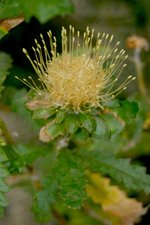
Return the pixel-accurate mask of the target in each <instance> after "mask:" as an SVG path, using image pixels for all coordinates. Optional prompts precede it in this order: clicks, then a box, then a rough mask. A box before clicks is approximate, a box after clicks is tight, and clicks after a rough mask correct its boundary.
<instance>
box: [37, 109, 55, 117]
mask: <svg viewBox="0 0 150 225" xmlns="http://www.w3.org/2000/svg"><path fill="white" fill-rule="evenodd" d="M55 113H56V110H55V109H51V108H49V109H46V108H39V109H36V110H34V112H33V119H47V118H49V117H51V116H52V115H54V114H55Z"/></svg>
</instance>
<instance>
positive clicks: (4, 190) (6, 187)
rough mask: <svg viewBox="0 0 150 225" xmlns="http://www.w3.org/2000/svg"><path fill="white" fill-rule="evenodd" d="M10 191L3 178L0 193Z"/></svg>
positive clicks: (0, 180)
mask: <svg viewBox="0 0 150 225" xmlns="http://www.w3.org/2000/svg"><path fill="white" fill-rule="evenodd" d="M8 191H9V187H8V186H7V184H6V183H5V181H4V180H3V179H2V178H0V193H1V192H3V193H6V192H8Z"/></svg>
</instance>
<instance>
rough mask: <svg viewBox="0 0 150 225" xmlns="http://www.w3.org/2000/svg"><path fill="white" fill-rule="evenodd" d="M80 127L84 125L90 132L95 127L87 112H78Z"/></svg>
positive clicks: (93, 120)
mask: <svg viewBox="0 0 150 225" xmlns="http://www.w3.org/2000/svg"><path fill="white" fill-rule="evenodd" d="M80 122H81V127H84V128H86V129H87V130H88V132H89V133H91V132H92V131H93V130H95V128H96V122H95V119H94V118H93V117H92V116H91V115H88V114H80Z"/></svg>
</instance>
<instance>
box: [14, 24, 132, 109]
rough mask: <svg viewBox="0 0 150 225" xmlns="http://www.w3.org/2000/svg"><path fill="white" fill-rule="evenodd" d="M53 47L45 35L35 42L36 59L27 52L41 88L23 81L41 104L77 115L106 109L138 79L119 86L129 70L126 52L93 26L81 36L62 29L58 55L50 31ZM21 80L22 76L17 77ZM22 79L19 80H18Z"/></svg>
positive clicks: (28, 80)
mask: <svg viewBox="0 0 150 225" xmlns="http://www.w3.org/2000/svg"><path fill="white" fill-rule="evenodd" d="M47 34H48V37H49V45H48V44H46V43H45V41H44V38H43V36H42V34H41V35H40V37H41V44H39V43H38V42H37V40H35V47H33V48H32V49H33V51H34V54H35V59H34V60H32V59H31V57H30V55H29V54H28V52H27V51H26V50H25V49H23V52H24V53H25V54H26V56H27V58H28V59H29V61H30V63H31V64H32V66H33V68H34V70H35V72H36V73H37V75H38V80H39V81H40V85H37V84H36V82H35V81H34V80H33V79H32V77H31V76H29V77H28V79H23V80H22V82H24V83H25V84H26V85H27V86H29V87H30V88H31V89H34V90H35V91H36V93H37V94H36V95H35V100H36V101H37V102H38V100H39V102H38V103H39V104H38V105H44V106H45V107H53V108H62V109H65V110H73V111H74V112H79V111H84V110H86V109H90V108H92V107H94V108H98V107H100V108H103V104H104V102H107V101H109V100H111V99H112V98H114V97H116V96H117V95H118V94H119V93H120V92H122V91H123V90H125V89H126V86H127V84H128V83H129V82H130V81H131V80H134V77H132V76H131V75H130V76H128V77H127V79H126V80H124V81H123V82H122V83H121V84H119V85H118V86H117V85H116V83H117V82H118V79H119V77H120V74H121V72H122V71H123V69H124V68H125V67H126V63H125V62H124V61H125V60H126V59H127V55H125V51H124V50H123V49H121V50H120V51H119V49H118V45H119V42H117V43H116V44H115V46H114V47H111V43H112V41H113V38H114V37H113V35H109V34H105V33H102V34H100V33H98V34H95V31H94V29H92V30H90V29H89V27H87V28H86V31H85V32H84V33H83V34H81V33H80V31H75V29H74V27H72V26H69V29H68V30H66V29H65V28H64V27H62V31H61V38H62V51H61V54H59V53H58V52H57V40H56V37H55V36H53V35H52V32H51V31H49V32H48V33H47ZM17 78H18V77H17ZM18 79H19V78H18Z"/></svg>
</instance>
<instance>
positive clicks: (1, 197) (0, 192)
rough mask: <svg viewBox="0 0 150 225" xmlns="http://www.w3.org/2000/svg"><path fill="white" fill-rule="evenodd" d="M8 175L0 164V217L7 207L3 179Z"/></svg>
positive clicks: (7, 189) (6, 187)
mask: <svg viewBox="0 0 150 225" xmlns="http://www.w3.org/2000/svg"><path fill="white" fill-rule="evenodd" d="M8 175H9V173H8V171H7V169H6V168H5V167H4V166H3V164H2V163H0V216H2V215H3V207H6V206H7V199H6V197H5V193H6V192H8V191H9V188H8V186H7V184H6V183H5V178H6V177H8Z"/></svg>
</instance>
